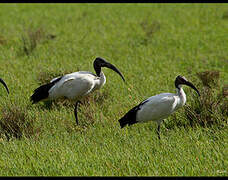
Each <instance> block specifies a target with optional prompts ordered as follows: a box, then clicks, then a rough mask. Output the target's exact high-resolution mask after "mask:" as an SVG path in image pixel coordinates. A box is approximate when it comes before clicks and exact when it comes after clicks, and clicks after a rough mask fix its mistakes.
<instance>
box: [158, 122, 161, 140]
mask: <svg viewBox="0 0 228 180" xmlns="http://www.w3.org/2000/svg"><path fill="white" fill-rule="evenodd" d="M157 134H158V139H161V138H160V124H158V129H157Z"/></svg>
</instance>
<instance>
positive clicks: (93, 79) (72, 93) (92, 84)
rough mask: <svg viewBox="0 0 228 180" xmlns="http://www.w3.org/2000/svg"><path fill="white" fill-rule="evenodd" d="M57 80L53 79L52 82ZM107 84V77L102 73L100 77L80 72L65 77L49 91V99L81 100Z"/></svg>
mask: <svg viewBox="0 0 228 180" xmlns="http://www.w3.org/2000/svg"><path fill="white" fill-rule="evenodd" d="M54 80H56V78H54V79H52V80H51V82H53V81H54ZM104 83H105V76H104V74H103V72H101V76H100V77H98V76H96V75H94V74H93V73H91V72H87V71H78V72H74V73H70V74H66V75H64V76H63V77H62V78H61V79H60V80H59V81H58V82H57V83H56V84H55V85H54V86H53V87H52V88H51V89H50V90H49V91H48V93H49V98H50V99H54V98H57V97H62V96H64V97H67V98H69V99H80V98H81V97H83V96H86V95H87V94H89V93H90V92H92V91H94V90H96V89H99V88H100V87H101V86H102V85H104Z"/></svg>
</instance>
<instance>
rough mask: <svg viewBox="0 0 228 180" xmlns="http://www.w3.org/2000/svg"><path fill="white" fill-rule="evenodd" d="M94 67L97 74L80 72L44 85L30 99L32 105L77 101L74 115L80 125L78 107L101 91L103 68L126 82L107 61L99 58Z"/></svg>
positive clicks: (103, 77) (57, 78)
mask: <svg viewBox="0 0 228 180" xmlns="http://www.w3.org/2000/svg"><path fill="white" fill-rule="evenodd" d="M93 67H94V70H95V72H96V74H93V73H91V72H88V71H78V72H74V73H70V74H66V75H64V76H61V77H56V78H54V79H52V80H51V81H50V83H47V84H44V85H42V86H40V87H38V88H37V89H35V90H34V94H33V95H32V96H31V97H30V99H31V101H32V103H33V104H34V103H37V102H39V101H41V100H46V99H50V100H53V99H56V98H59V97H66V98H68V99H71V100H75V101H76V104H75V108H74V115H75V119H76V123H77V124H78V116H77V106H78V103H79V102H80V100H81V99H82V98H83V97H85V96H86V95H88V94H90V93H91V92H93V91H94V90H97V89H100V88H101V87H102V86H103V85H104V84H105V82H106V78H105V75H104V73H103V72H102V71H101V67H107V68H109V69H112V70H113V71H115V72H116V73H118V74H119V75H120V76H121V78H122V79H123V81H125V79H124V77H123V75H122V74H121V72H120V71H119V70H118V69H117V68H116V67H115V66H114V65H112V64H111V63H109V62H107V61H106V60H105V59H103V58H100V57H97V58H96V59H95V60H94V62H93Z"/></svg>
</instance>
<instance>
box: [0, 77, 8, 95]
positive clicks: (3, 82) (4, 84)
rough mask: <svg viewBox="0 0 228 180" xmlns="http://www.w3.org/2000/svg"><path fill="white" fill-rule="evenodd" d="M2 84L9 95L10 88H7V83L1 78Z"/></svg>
mask: <svg viewBox="0 0 228 180" xmlns="http://www.w3.org/2000/svg"><path fill="white" fill-rule="evenodd" d="M0 82H1V83H2V84H3V86H4V87H5V88H6V91H7V93H8V94H9V89H8V87H7V85H6V83H5V81H3V79H2V78H0Z"/></svg>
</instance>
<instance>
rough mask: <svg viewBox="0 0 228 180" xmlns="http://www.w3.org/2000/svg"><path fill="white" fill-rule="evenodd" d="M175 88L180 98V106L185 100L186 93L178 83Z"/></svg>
mask: <svg viewBox="0 0 228 180" xmlns="http://www.w3.org/2000/svg"><path fill="white" fill-rule="evenodd" d="M176 90H177V96H178V97H179V98H180V99H179V100H180V101H179V106H180V107H181V106H183V105H184V104H185V102H186V94H185V92H184V90H183V88H182V87H181V85H179V86H178V87H177V89H176Z"/></svg>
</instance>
